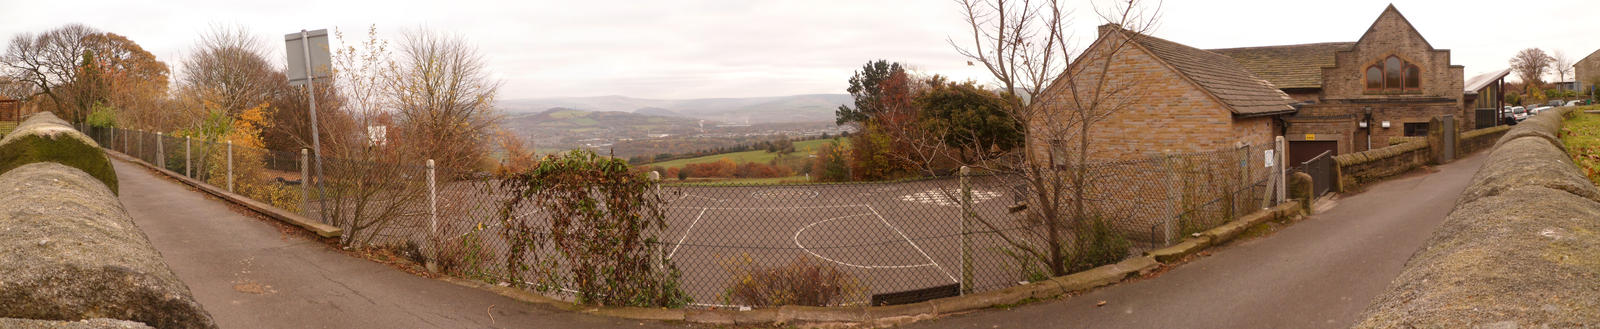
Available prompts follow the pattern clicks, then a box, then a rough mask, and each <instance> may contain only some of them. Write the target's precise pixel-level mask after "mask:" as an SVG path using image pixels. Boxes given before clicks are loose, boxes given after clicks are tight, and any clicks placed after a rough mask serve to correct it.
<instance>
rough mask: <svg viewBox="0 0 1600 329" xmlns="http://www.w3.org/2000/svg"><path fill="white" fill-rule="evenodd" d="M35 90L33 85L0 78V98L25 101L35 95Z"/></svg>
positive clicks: (9, 78)
mask: <svg viewBox="0 0 1600 329" xmlns="http://www.w3.org/2000/svg"><path fill="white" fill-rule="evenodd" d="M37 90H38V89H36V88H34V85H33V84H30V83H27V82H23V81H17V80H13V79H12V78H11V77H7V76H0V98H5V99H15V100H23V101H25V100H27V99H28V97H31V96H33V95H34V94H36V93H37Z"/></svg>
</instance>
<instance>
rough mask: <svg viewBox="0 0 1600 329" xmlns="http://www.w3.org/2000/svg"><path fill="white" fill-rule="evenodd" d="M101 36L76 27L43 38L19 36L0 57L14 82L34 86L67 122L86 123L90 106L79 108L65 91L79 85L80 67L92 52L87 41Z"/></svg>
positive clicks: (53, 32) (92, 29)
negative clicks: (87, 54) (86, 55)
mask: <svg viewBox="0 0 1600 329" xmlns="http://www.w3.org/2000/svg"><path fill="white" fill-rule="evenodd" d="M98 33H100V31H99V30H96V29H94V28H92V27H89V26H86V25H83V24H76V23H74V24H67V25H65V26H62V27H58V28H55V29H52V30H49V31H45V32H44V33H42V34H33V33H22V34H18V35H16V36H14V37H12V38H11V44H10V45H9V46H7V48H6V53H5V55H4V57H0V66H3V67H4V68H5V71H6V72H5V73H6V74H5V75H7V76H10V77H11V79H13V80H14V81H20V82H22V83H26V84H29V85H31V86H32V88H31V89H33V90H34V92H35V93H34V95H42V96H46V97H45V98H44V99H45V100H49V101H50V104H49V107H48V108H49V109H52V110H53V111H56V112H57V113H58V114H61V117H63V118H65V119H67V120H68V121H72V122H74V123H77V122H83V120H84V119H85V118H86V117H87V116H88V108H87V106H81V104H77V103H78V102H77V101H76V99H74V97H73V95H72V93H70V92H65V91H63V90H62V87H64V86H69V85H73V84H76V83H77V82H78V72H79V70H78V65H79V64H80V63H82V58H83V55H84V52H85V51H87V50H89V46H88V45H87V43H86V42H85V41H84V40H85V39H86V38H88V37H90V36H92V35H95V34H98ZM25 98H29V97H25Z"/></svg>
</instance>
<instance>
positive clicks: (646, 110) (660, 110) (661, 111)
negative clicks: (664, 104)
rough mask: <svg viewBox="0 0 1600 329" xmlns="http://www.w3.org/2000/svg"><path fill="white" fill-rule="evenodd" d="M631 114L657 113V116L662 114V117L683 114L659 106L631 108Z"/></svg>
mask: <svg viewBox="0 0 1600 329" xmlns="http://www.w3.org/2000/svg"><path fill="white" fill-rule="evenodd" d="M633 114H644V115H657V116H664V117H681V116H683V114H678V112H673V111H672V110H668V109H664V108H659V107H645V108H640V109H637V110H633Z"/></svg>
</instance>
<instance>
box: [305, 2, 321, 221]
mask: <svg viewBox="0 0 1600 329" xmlns="http://www.w3.org/2000/svg"><path fill="white" fill-rule="evenodd" d="M300 50H301V53H303V54H304V55H305V56H306V99H309V100H310V101H311V102H310V103H311V153H312V156H313V157H315V158H316V161H317V180H316V182H317V194H318V195H327V194H328V193H327V191H323V190H322V138H321V137H318V136H317V73H316V72H315V71H312V70H311V38H310V37H309V36H307V35H306V30H304V29H301V30H300ZM301 180H302V181H301V183H302V184H304V183H309V182H311V180H308V179H306V177H301ZM326 199H327V198H325V197H319V198H317V206H318V207H320V208H322V211H321V212H319V213H318V215H319V216H320V217H322V222H323V223H327V222H328V215H327V214H328V202H327V201H325V200H326Z"/></svg>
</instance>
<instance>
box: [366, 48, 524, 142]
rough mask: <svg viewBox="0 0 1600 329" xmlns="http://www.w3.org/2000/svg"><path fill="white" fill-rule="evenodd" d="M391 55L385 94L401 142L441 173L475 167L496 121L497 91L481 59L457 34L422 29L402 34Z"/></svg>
mask: <svg viewBox="0 0 1600 329" xmlns="http://www.w3.org/2000/svg"><path fill="white" fill-rule="evenodd" d="M397 53H398V55H399V57H398V58H397V59H396V60H395V61H393V62H391V67H390V69H389V74H392V75H391V76H390V78H389V79H387V93H388V98H389V102H390V103H389V105H390V106H393V108H394V109H395V110H396V112H395V115H396V120H395V121H396V125H397V126H399V127H398V128H399V129H398V130H400V131H399V132H400V135H401V136H403V137H402V138H403V139H404V140H403V143H410V144H413V145H415V147H414V148H413V149H414V150H417V151H418V152H420V154H421V155H422V156H424V157H426V158H428V159H434V160H435V161H437V162H438V163H439V167H441V168H443V169H445V172H454V173H461V172H466V171H469V170H475V169H477V167H478V166H479V165H480V164H482V163H484V162H483V157H484V156H485V155H486V152H487V149H488V146H487V143H488V137H489V134H490V133H491V132H492V131H491V129H492V126H493V124H494V122H495V120H496V118H497V114H496V112H495V109H494V99H495V95H496V93H497V92H498V91H499V89H500V82H499V81H496V80H493V79H491V78H490V76H489V72H488V70H487V67H486V66H487V63H486V62H484V59H483V55H482V54H480V53H479V52H478V49H477V47H475V46H473V45H471V44H469V43H468V42H467V40H466V39H464V38H462V37H460V36H458V35H452V34H446V33H442V32H439V31H433V30H427V29H419V30H412V31H409V32H407V33H405V36H404V39H403V40H401V43H400V44H399V48H398V49H397Z"/></svg>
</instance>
